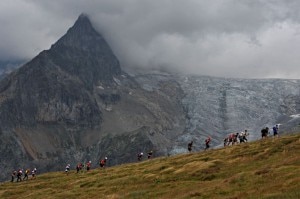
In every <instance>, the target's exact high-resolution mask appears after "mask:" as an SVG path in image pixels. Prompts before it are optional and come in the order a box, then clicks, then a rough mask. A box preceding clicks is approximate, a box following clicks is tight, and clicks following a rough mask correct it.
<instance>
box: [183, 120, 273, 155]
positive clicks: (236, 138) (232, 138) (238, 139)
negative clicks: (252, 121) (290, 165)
mask: <svg viewBox="0 0 300 199" xmlns="http://www.w3.org/2000/svg"><path fill="white" fill-rule="evenodd" d="M272 130H273V136H274V137H278V133H279V124H276V125H274V126H273V128H272ZM268 135H270V131H269V127H266V128H263V129H262V130H261V137H262V139H264V138H266V137H268ZM248 136H249V132H248V131H247V129H246V130H244V131H242V132H237V133H230V134H228V135H227V136H226V137H225V138H224V147H226V146H229V145H234V144H237V143H244V142H248V138H247V137H248ZM210 142H211V137H210V136H209V137H208V138H207V139H205V148H204V150H207V149H208V148H209V147H210V146H209V144H210ZM192 147H193V141H191V142H189V143H188V151H189V152H191V151H192Z"/></svg>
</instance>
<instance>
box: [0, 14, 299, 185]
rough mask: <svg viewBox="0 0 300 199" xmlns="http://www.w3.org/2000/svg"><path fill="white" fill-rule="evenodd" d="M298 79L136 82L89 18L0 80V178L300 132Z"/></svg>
mask: <svg viewBox="0 0 300 199" xmlns="http://www.w3.org/2000/svg"><path fill="white" fill-rule="evenodd" d="M299 85H300V81H299V80H278V79H269V80H247V79H246V80H245V79H226V78H215V77H205V76H182V75H173V74H166V73H156V74H153V73H146V72H144V73H142V74H141V73H136V71H133V72H132V71H131V73H130V74H128V73H126V72H124V69H121V67H120V64H119V61H118V59H117V58H116V56H115V55H114V53H113V51H112V50H111V48H110V47H109V45H108V44H107V42H106V41H105V40H104V38H103V37H102V36H101V35H100V34H99V33H98V32H97V31H96V30H95V29H94V28H93V26H92V24H91V22H90V20H89V18H88V17H87V16H86V15H84V14H83V15H80V16H79V18H78V19H77V21H76V22H75V24H74V26H72V27H71V28H70V29H69V30H68V31H67V33H66V34H65V35H64V36H63V37H62V38H60V39H59V40H58V41H57V42H56V43H55V44H53V45H52V46H51V48H50V49H49V50H45V51H43V52H41V53H40V54H39V55H37V56H36V57H35V58H33V59H32V60H31V61H29V62H28V63H27V64H25V65H23V66H22V67H21V68H19V69H18V70H16V71H14V72H12V73H11V74H10V75H8V76H6V77H5V78H4V79H3V80H2V81H1V82H0V150H1V152H2V153H1V161H0V166H1V168H2V169H3V171H5V172H3V173H1V176H0V177H1V179H2V180H4V179H7V178H8V177H9V173H10V172H11V170H12V169H18V168H26V167H31V168H32V167H37V168H38V170H39V171H40V172H44V171H51V170H62V169H64V166H65V165H66V164H68V163H70V164H71V166H72V167H75V165H76V164H77V163H78V162H86V161H89V160H91V161H92V165H93V167H96V166H97V165H98V161H99V159H100V158H103V157H104V156H108V157H109V161H108V165H115V164H121V163H124V162H132V161H136V154H137V153H138V152H141V151H143V152H147V151H149V150H153V152H154V156H161V155H170V154H175V153H182V152H186V151H187V149H186V146H187V143H188V142H190V141H191V140H194V143H195V144H194V145H195V147H194V150H202V149H203V146H204V144H203V143H204V139H205V138H206V137H207V136H212V145H213V146H220V145H222V141H223V139H224V136H226V135H227V134H228V133H231V132H237V131H243V130H244V129H248V130H249V132H250V139H252V140H254V139H258V138H259V136H260V129H261V128H263V127H265V126H270V127H271V126H272V125H274V124H277V123H280V124H282V125H281V126H280V133H282V132H293V131H298V130H300V128H299V124H300V119H299V118H300V115H299V114H300V100H299V99H300V98H299V95H300V90H299V88H300V87H299Z"/></svg>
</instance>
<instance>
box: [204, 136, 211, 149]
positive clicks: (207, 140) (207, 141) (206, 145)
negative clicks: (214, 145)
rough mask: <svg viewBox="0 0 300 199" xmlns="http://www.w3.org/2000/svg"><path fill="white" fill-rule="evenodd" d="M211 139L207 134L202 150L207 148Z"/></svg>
mask: <svg viewBox="0 0 300 199" xmlns="http://www.w3.org/2000/svg"><path fill="white" fill-rule="evenodd" d="M210 141H211V137H210V136H209V137H208V138H207V139H206V140H205V149H204V150H207V149H208V148H209V143H210Z"/></svg>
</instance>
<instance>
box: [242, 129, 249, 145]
mask: <svg viewBox="0 0 300 199" xmlns="http://www.w3.org/2000/svg"><path fill="white" fill-rule="evenodd" d="M248 135H249V133H248V130H247V129H245V131H244V133H243V140H244V142H245V141H246V142H248V139H247V137H248Z"/></svg>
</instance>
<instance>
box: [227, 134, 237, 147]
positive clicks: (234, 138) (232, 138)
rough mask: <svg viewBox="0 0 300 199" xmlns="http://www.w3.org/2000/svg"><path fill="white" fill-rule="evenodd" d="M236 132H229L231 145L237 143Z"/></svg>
mask: <svg viewBox="0 0 300 199" xmlns="http://www.w3.org/2000/svg"><path fill="white" fill-rule="evenodd" d="M235 136H236V134H235V133H230V134H229V136H228V141H227V142H228V144H227V145H228V146H229V145H230V143H231V145H234V143H235V141H236V137H235Z"/></svg>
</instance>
